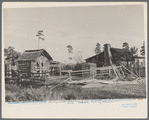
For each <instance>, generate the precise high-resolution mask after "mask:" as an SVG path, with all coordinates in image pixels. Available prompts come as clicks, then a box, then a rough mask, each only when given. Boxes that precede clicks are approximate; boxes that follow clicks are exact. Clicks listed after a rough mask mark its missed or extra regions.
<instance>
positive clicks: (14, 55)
mask: <svg viewBox="0 0 149 120" xmlns="http://www.w3.org/2000/svg"><path fill="white" fill-rule="evenodd" d="M4 55H5V56H6V60H8V61H9V62H11V64H14V61H15V60H17V59H18V57H19V56H20V55H21V53H20V52H17V51H15V50H14V47H12V46H9V47H8V49H6V48H4Z"/></svg>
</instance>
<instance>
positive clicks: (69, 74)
mask: <svg viewBox="0 0 149 120" xmlns="http://www.w3.org/2000/svg"><path fill="white" fill-rule="evenodd" d="M68 73H69V79H70V81H72V79H71V72H70V71H69V72H68Z"/></svg>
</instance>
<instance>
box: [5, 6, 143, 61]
mask: <svg viewBox="0 0 149 120" xmlns="http://www.w3.org/2000/svg"><path fill="white" fill-rule="evenodd" d="M144 19H145V18H144V6H143V5H142V4H140V5H110V6H109V5H108V6H106V5H104V6H99V5H98V6H74V7H72V6H68V7H38V8H35V7H30V8H4V9H3V38H4V48H8V46H13V47H14V48H15V50H16V51H18V52H24V51H25V50H32V49H38V37H37V36H36V35H37V32H38V31H39V30H43V34H44V39H45V40H44V41H43V40H39V46H40V47H39V48H40V49H45V50H46V51H47V52H48V53H49V54H50V55H51V57H52V58H53V59H54V60H55V61H60V62H68V57H69V54H68V50H67V45H72V47H73V54H71V57H72V58H74V57H76V56H77V53H78V52H79V51H81V53H82V57H83V59H86V58H88V57H91V56H93V55H94V54H95V52H94V49H95V47H96V43H100V44H101V50H103V46H104V44H106V43H109V44H111V47H115V48H122V45H123V43H124V42H128V44H129V46H130V47H133V46H135V47H137V48H139V50H140V49H141V46H142V45H143V41H144V40H145V31H144V29H145V28H144V25H145V23H144ZM138 54H140V53H139V52H138ZM71 62H74V61H71Z"/></svg>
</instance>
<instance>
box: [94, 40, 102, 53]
mask: <svg viewBox="0 0 149 120" xmlns="http://www.w3.org/2000/svg"><path fill="white" fill-rule="evenodd" d="M94 51H95V54H96V55H97V54H99V53H101V46H100V44H99V43H97V44H96V48H95V50H94Z"/></svg>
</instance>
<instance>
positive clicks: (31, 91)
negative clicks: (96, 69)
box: [5, 83, 146, 102]
mask: <svg viewBox="0 0 149 120" xmlns="http://www.w3.org/2000/svg"><path fill="white" fill-rule="evenodd" d="M128 87H129V88H128ZM134 87H135V88H138V91H135V89H134ZM134 87H132V86H130V85H124V86H115V87H114V86H113V88H112V87H106V88H87V89H82V88H81V87H80V86H78V85H69V84H64V83H63V84H61V85H60V86H57V87H56V88H53V89H51V88H50V87H39V88H32V87H22V86H17V85H10V84H6V87H5V88H6V96H5V99H6V102H19V101H45V100H86V99H122V98H145V97H146V94H142V93H145V92H144V91H145V87H144V88H142V89H143V90H142V92H140V89H139V87H138V86H134ZM131 88H133V90H134V91H135V92H133V93H131V92H129V91H130V90H131Z"/></svg>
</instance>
